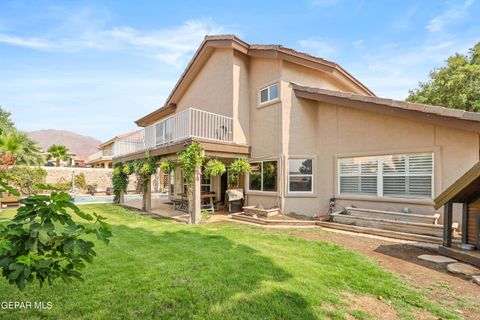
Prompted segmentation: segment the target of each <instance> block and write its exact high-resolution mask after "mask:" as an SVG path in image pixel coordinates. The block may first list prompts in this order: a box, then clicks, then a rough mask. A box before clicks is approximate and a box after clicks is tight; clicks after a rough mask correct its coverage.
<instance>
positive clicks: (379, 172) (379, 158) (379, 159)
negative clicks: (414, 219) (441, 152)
mask: <svg viewBox="0 0 480 320" xmlns="http://www.w3.org/2000/svg"><path fill="white" fill-rule="evenodd" d="M416 154H431V155H432V173H431V194H430V198H425V197H420V196H418V197H415V196H409V195H387V196H384V194H383V192H384V190H383V178H384V176H387V177H395V176H397V177H415V176H420V177H424V176H425V174H412V173H409V172H408V173H407V171H408V169H407V167H408V160H407V159H409V158H408V157H407V159H406V164H405V166H406V169H405V173H404V174H386V175H384V174H383V164H384V160H385V158H386V157H391V156H401V155H405V156H410V155H416ZM355 158H373V159H376V160H377V166H378V167H377V175H376V177H377V194H376V195H370V194H362V193H344V192H343V193H342V192H341V190H340V188H341V185H340V178H341V177H344V176H348V175H343V176H342V175H341V174H340V165H341V164H340V162H341V161H342V160H345V159H355ZM358 176H362V175H361V174H360V175H358ZM370 176H371V175H370ZM337 186H338V187H337V194H338V195H354V196H365V197H375V196H376V197H390V198H401V199H434V198H435V153H434V152H414V153H398V154H385V155H381V156H358V157H342V158H338V160H337Z"/></svg>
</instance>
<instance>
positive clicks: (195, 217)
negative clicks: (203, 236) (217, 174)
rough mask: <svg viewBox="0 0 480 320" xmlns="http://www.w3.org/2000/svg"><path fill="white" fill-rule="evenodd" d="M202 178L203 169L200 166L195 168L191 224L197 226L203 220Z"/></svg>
mask: <svg viewBox="0 0 480 320" xmlns="http://www.w3.org/2000/svg"><path fill="white" fill-rule="evenodd" d="M201 176H202V169H201V168H200V166H197V167H196V168H195V177H194V179H193V194H192V198H193V199H192V216H191V223H192V224H197V223H199V222H200V219H201V199H200V198H201V190H200V189H201V188H200V181H201Z"/></svg>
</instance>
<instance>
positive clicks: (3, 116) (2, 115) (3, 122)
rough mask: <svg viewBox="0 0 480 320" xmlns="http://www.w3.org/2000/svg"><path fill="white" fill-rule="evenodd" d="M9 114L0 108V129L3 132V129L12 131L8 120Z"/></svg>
mask: <svg viewBox="0 0 480 320" xmlns="http://www.w3.org/2000/svg"><path fill="white" fill-rule="evenodd" d="M10 116H11V113H10V112H8V111H7V110H5V109H4V108H3V107H2V106H0V129H1V130H2V131H3V130H5V129H13V127H14V124H13V121H12V120H11V119H10Z"/></svg>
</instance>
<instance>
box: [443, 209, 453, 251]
mask: <svg viewBox="0 0 480 320" xmlns="http://www.w3.org/2000/svg"><path fill="white" fill-rule="evenodd" d="M452 215H453V205H452V203H451V202H447V203H446V204H445V205H444V210H443V246H444V247H451V246H452Z"/></svg>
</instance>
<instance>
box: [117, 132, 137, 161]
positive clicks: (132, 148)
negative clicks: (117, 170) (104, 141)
mask: <svg viewBox="0 0 480 320" xmlns="http://www.w3.org/2000/svg"><path fill="white" fill-rule="evenodd" d="M144 137H145V133H144V131H138V132H136V133H134V134H132V135H129V136H128V137H126V138H122V139H120V140H118V141H115V142H114V143H113V148H112V151H111V152H112V156H113V157H118V156H121V155H125V154H129V153H135V152H137V151H142V150H145V139H144Z"/></svg>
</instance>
